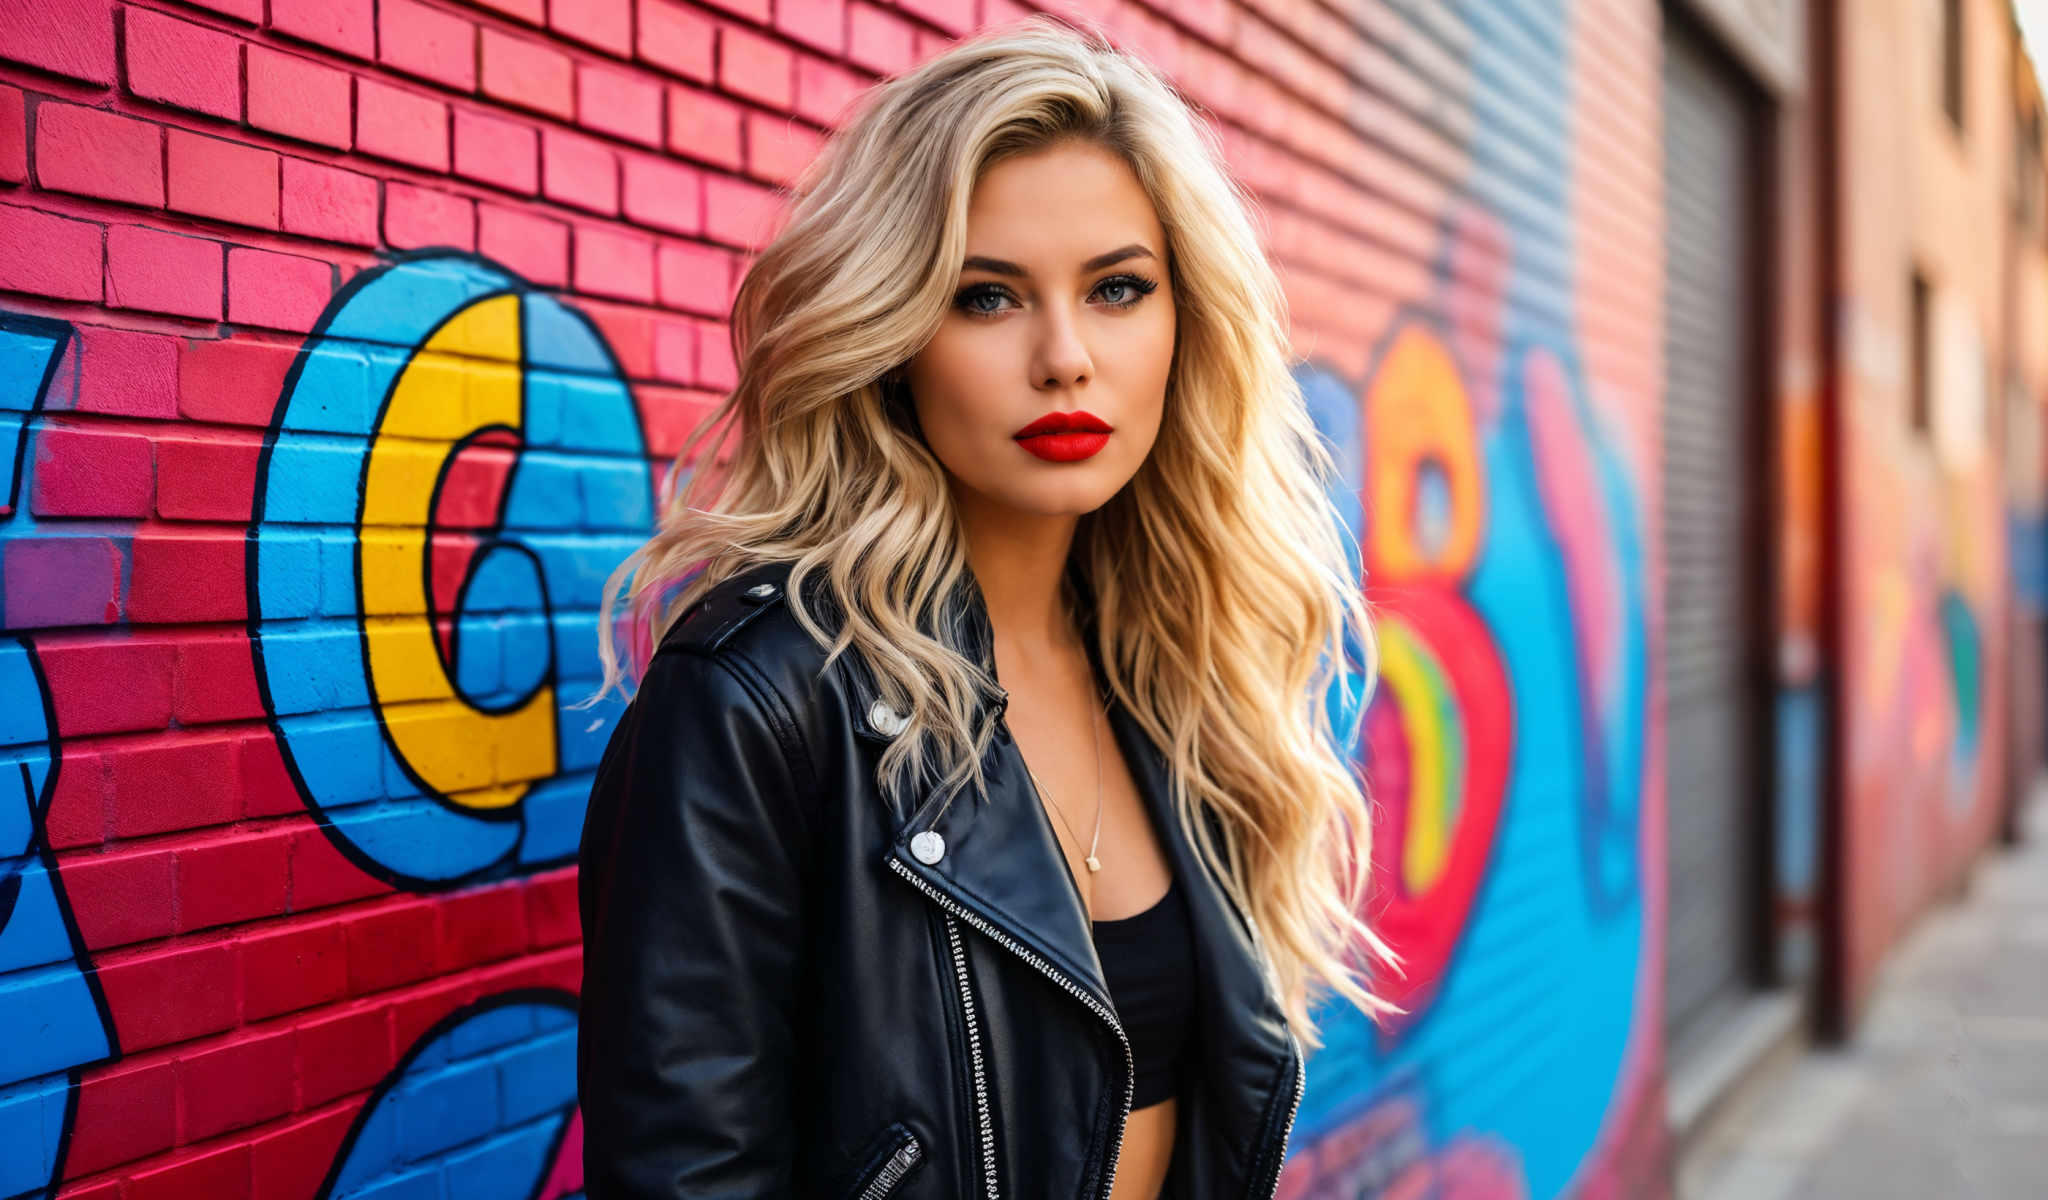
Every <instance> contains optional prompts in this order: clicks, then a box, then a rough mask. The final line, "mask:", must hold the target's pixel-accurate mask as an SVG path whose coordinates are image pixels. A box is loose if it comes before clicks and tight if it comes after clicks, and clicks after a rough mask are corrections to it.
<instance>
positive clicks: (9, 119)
mask: <svg viewBox="0 0 2048 1200" xmlns="http://www.w3.org/2000/svg"><path fill="white" fill-rule="evenodd" d="M27 182H28V109H27V107H26V105H24V104H23V102H22V98H21V89H20V88H18V87H8V86H7V85H6V84H0V183H27Z"/></svg>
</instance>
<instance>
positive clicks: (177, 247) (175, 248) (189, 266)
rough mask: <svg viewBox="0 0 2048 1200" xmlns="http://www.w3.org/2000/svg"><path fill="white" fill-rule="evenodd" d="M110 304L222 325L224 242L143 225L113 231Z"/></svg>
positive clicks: (110, 231)
mask: <svg viewBox="0 0 2048 1200" xmlns="http://www.w3.org/2000/svg"><path fill="white" fill-rule="evenodd" d="M106 287H107V304H108V305H109V306H110V307H113V308H135V309H141V310H143V311H144V312H160V313H170V314H172V315H173V316H180V317H197V318H200V319H202V320H208V321H218V320H220V315H221V249H220V243H219V242H216V241H211V240H209V239H207V238H195V237H184V236H181V235H179V234H175V233H163V232H160V231H158V230H155V229H147V228H144V227H143V226H140V225H115V226H113V227H112V228H110V229H108V230H107V285H106Z"/></svg>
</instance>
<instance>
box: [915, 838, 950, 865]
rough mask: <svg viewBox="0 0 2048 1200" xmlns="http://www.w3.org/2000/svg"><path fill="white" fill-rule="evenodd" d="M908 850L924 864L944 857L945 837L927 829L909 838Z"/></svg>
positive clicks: (929, 863)
mask: <svg viewBox="0 0 2048 1200" xmlns="http://www.w3.org/2000/svg"><path fill="white" fill-rule="evenodd" d="M910 852H911V853H912V854H915V855H917V861H919V862H921V863H923V864H924V865H925V866H931V865H932V864H933V863H935V862H937V861H939V860H940V859H942V858H944V857H946V839H945V838H942V837H940V836H939V835H938V834H936V833H933V832H932V831H931V830H929V829H927V830H925V831H924V832H923V833H920V834H918V835H917V836H916V837H914V838H911V839H910Z"/></svg>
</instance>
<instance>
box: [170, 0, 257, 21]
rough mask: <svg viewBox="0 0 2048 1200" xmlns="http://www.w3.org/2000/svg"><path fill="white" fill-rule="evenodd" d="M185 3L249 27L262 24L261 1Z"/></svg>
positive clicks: (193, 1) (214, 0) (190, 0)
mask: <svg viewBox="0 0 2048 1200" xmlns="http://www.w3.org/2000/svg"><path fill="white" fill-rule="evenodd" d="M185 3H187V4H191V5H195V6H197V7H199V8H205V9H211V10H213V11H214V12H217V13H220V14H221V15H223V16H228V17H233V18H235V19H236V20H237V21H247V22H248V23H249V24H251V25H260V24H262V23H263V0H185Z"/></svg>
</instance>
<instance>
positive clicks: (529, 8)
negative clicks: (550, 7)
mask: <svg viewBox="0 0 2048 1200" xmlns="http://www.w3.org/2000/svg"><path fill="white" fill-rule="evenodd" d="M472 3H474V4H476V5H477V6H478V7H480V8H488V9H490V10H491V11H492V12H500V13H504V14H505V15H506V16H508V17H511V18H512V19H514V20H516V21H524V22H526V23H527V24H528V25H541V24H545V23H546V21H547V8H546V5H545V3H544V0H472Z"/></svg>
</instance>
